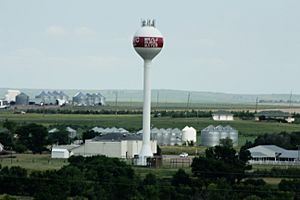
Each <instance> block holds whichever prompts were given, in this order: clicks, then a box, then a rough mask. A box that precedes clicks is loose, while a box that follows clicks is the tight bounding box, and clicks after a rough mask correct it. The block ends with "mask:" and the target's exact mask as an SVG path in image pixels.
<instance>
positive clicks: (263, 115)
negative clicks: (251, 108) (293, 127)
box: [254, 110, 295, 123]
mask: <svg viewBox="0 0 300 200" xmlns="http://www.w3.org/2000/svg"><path fill="white" fill-rule="evenodd" d="M254 117H255V121H264V120H266V121H272V120H273V121H279V122H281V121H283V122H288V123H293V122H294V121H295V118H294V117H293V116H292V114H290V113H288V112H282V111H280V110H270V111H261V112H259V113H257V114H255V115H254Z"/></svg>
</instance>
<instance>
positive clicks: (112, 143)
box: [72, 133, 157, 158]
mask: <svg viewBox="0 0 300 200" xmlns="http://www.w3.org/2000/svg"><path fill="white" fill-rule="evenodd" d="M156 144H157V142H156V141H155V140H152V141H151V149H152V152H153V153H156V152H157V147H156ZM141 147H142V137H141V135H137V134H121V133H110V134H105V135H102V136H97V137H95V138H93V139H91V140H86V141H85V144H83V145H81V146H80V147H77V148H74V149H73V150H72V152H73V154H74V155H75V156H76V155H83V156H93V155H105V156H108V157H115V158H133V157H134V156H135V155H138V154H139V153H140V151H141Z"/></svg>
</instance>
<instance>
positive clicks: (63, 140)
mask: <svg viewBox="0 0 300 200" xmlns="http://www.w3.org/2000/svg"><path fill="white" fill-rule="evenodd" d="M48 139H49V143H50V144H59V145H63V144H68V143H69V133H68V131H65V130H64V131H55V132H52V133H49V136H48Z"/></svg>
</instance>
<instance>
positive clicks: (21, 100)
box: [16, 92, 29, 105]
mask: <svg viewBox="0 0 300 200" xmlns="http://www.w3.org/2000/svg"><path fill="white" fill-rule="evenodd" d="M28 104H29V96H28V95H27V94H25V93H23V92H21V93H20V94H18V95H17V96H16V105H28Z"/></svg>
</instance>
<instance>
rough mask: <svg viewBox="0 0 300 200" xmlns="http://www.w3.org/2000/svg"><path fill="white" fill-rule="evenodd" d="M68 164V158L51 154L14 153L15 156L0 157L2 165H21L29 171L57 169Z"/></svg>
mask: <svg viewBox="0 0 300 200" xmlns="http://www.w3.org/2000/svg"><path fill="white" fill-rule="evenodd" d="M67 164H68V162H67V160H64V159H51V158H50V154H41V155H40V154H14V155H13V158H10V156H9V155H8V156H6V157H0V165H1V166H2V167H6V166H7V167H12V166H20V167H23V168H25V169H27V170H29V171H35V170H40V171H45V170H55V169H60V168H61V167H62V166H64V165H67Z"/></svg>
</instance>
